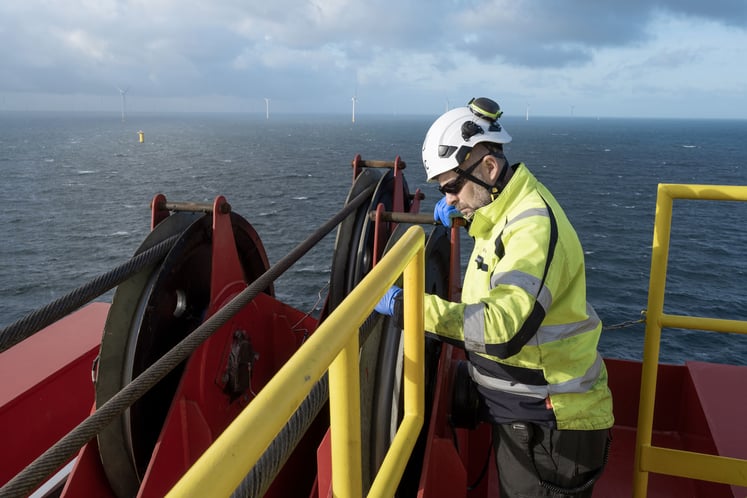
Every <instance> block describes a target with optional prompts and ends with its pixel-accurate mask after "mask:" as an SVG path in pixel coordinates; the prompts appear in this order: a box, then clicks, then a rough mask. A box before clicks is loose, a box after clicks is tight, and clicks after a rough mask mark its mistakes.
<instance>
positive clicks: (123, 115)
mask: <svg viewBox="0 0 747 498" xmlns="http://www.w3.org/2000/svg"><path fill="white" fill-rule="evenodd" d="M117 90H119V95H121V96H122V122H123V123H124V122H125V95H127V92H128V91H129V90H130V87H129V86H128V87H127V88H125V89H124V90H122V89H121V88H119V87H117Z"/></svg>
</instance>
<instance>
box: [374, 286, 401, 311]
mask: <svg viewBox="0 0 747 498" xmlns="http://www.w3.org/2000/svg"><path fill="white" fill-rule="evenodd" d="M401 294H402V289H400V288H399V287H397V286H396V285H393V286H391V287H390V288H389V290H388V291H386V294H384V297H382V298H381V300H380V301H379V303H378V304H377V305H376V307H375V308H374V311H377V312H379V313H381V314H382V315H387V316H392V315H394V302H395V300H396V299H397V297H398V296H400V295H401Z"/></svg>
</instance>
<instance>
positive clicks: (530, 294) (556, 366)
mask: <svg viewBox="0 0 747 498" xmlns="http://www.w3.org/2000/svg"><path fill="white" fill-rule="evenodd" d="M514 168H515V172H514V175H513V177H512V178H511V180H510V181H509V182H508V185H507V186H506V188H505V189H504V190H503V192H501V194H500V195H499V196H498V197H497V198H496V199H495V200H494V201H493V202H492V203H490V204H489V205H487V206H484V207H482V208H480V209H478V210H477V211H476V212H475V213H474V217H473V219H472V221H471V224H470V226H469V234H470V235H471V236H472V237H473V238H474V241H475V246H474V250H473V252H472V256H471V257H470V262H469V266H468V268H467V271H466V273H465V276H464V286H463V289H462V302H461V303H452V302H449V301H446V300H444V299H441V298H439V297H438V296H434V295H426V300H425V328H426V330H428V331H430V332H432V333H435V334H438V335H439V336H441V337H443V338H444V339H446V340H450V341H452V342H458V343H459V344H461V345H462V346H463V347H464V348H465V350H466V351H467V354H468V359H469V360H470V374H471V376H472V379H473V380H474V381H475V382H476V384H477V387H478V390H479V391H480V392H481V393H482V395H483V397H484V398H485V401H486V405H487V407H488V408H489V411H490V414H491V416H492V419H493V421H495V422H499V423H507V422H511V421H518V420H521V421H535V422H538V423H543V422H544V423H549V424H551V425H552V424H554V425H555V426H556V427H557V428H558V429H573V430H594V429H605V428H609V427H611V426H612V424H613V421H614V420H613V416H612V395H611V393H610V391H609V389H608V387H607V371H606V369H605V366H604V362H603V360H602V358H601V356H600V354H599V353H598V352H597V344H598V341H599V335H600V333H601V330H602V323H601V321H600V320H599V318H598V317H597V315H596V313H595V312H594V309H593V308H592V307H591V305H590V304H588V303H587V301H586V276H585V270H584V255H583V250H582V248H581V244H580V242H579V240H578V236H577V235H576V232H575V230H574V229H573V227H572V226H571V223H570V222H569V221H568V218H567V217H566V215H565V213H564V212H563V210H562V209H561V208H560V205H559V204H558V203H557V201H556V200H555V198H554V197H553V196H552V194H550V192H549V191H548V190H547V189H546V188H545V187H544V186H543V185H542V184H541V183H539V182H538V181H537V179H536V178H535V177H534V176H533V175H532V174H531V173H530V172H529V170H528V169H527V168H526V167H525V166H524V165H523V164H519V165H516V166H514Z"/></svg>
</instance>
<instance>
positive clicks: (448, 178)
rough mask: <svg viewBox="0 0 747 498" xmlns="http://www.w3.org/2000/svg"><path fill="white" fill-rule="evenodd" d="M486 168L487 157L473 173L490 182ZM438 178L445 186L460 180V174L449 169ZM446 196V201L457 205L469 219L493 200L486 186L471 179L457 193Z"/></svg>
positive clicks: (439, 182) (441, 184)
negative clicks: (486, 174)
mask: <svg viewBox="0 0 747 498" xmlns="http://www.w3.org/2000/svg"><path fill="white" fill-rule="evenodd" d="M484 169H485V159H483V161H482V164H480V165H479V166H478V167H477V168H476V169H475V170H474V171H473V172H472V174H473V175H474V176H475V177H477V178H478V179H480V180H482V181H484V182H486V183H489V184H490V182H489V180H488V179H487V178H486V176H485V171H484ZM436 180H437V181H438V184H439V185H440V186H441V187H443V186H444V185H446V184H448V183H449V182H453V181H458V180H459V175H458V174H456V173H454V172H453V171H447V172H445V173H441V174H440V175H438V176H437V177H436ZM445 196H446V203H447V204H449V205H451V206H454V207H456V208H457V209H458V210H459V211H460V212H461V213H462V214H463V215H464V217H465V218H467V219H470V218H472V215H473V214H474V213H475V211H477V210H478V209H480V208H481V207H483V206H487V205H488V204H490V202H491V201H492V199H491V198H490V193H489V192H488V191H487V189H486V188H485V187H483V186H481V185H478V184H477V183H475V182H472V181H470V180H467V181H466V182H464V185H463V186H462V188H461V189H460V190H459V191H458V192H457V193H454V194H452V193H446V194H445Z"/></svg>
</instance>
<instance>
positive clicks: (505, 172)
mask: <svg viewBox="0 0 747 498" xmlns="http://www.w3.org/2000/svg"><path fill="white" fill-rule="evenodd" d="M491 155H492V156H493V157H495V158H496V159H503V167H501V172H500V173H498V178H496V179H495V183H493V185H490V184H488V183H486V182H484V181H482V180H480V179H479V178H477V177H476V176H474V175H472V174H470V173H467V174H465V175H464V176H466V177H467V178H468V179H469V180H470V181H472V182H474V183H476V184H478V185H480V186H481V187H483V188H485V189H486V190H487V191H488V193H489V194H490V199H491V200H493V201H494V200H496V199H497V198H498V196H499V195H500V194H501V192H503V189H504V188H506V184H507V183H508V181H509V180H510V179H511V177H512V176H513V169H511V168H510V167H509V165H508V160H507V159H506V156H504V155H502V154H500V155H498V154H491Z"/></svg>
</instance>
